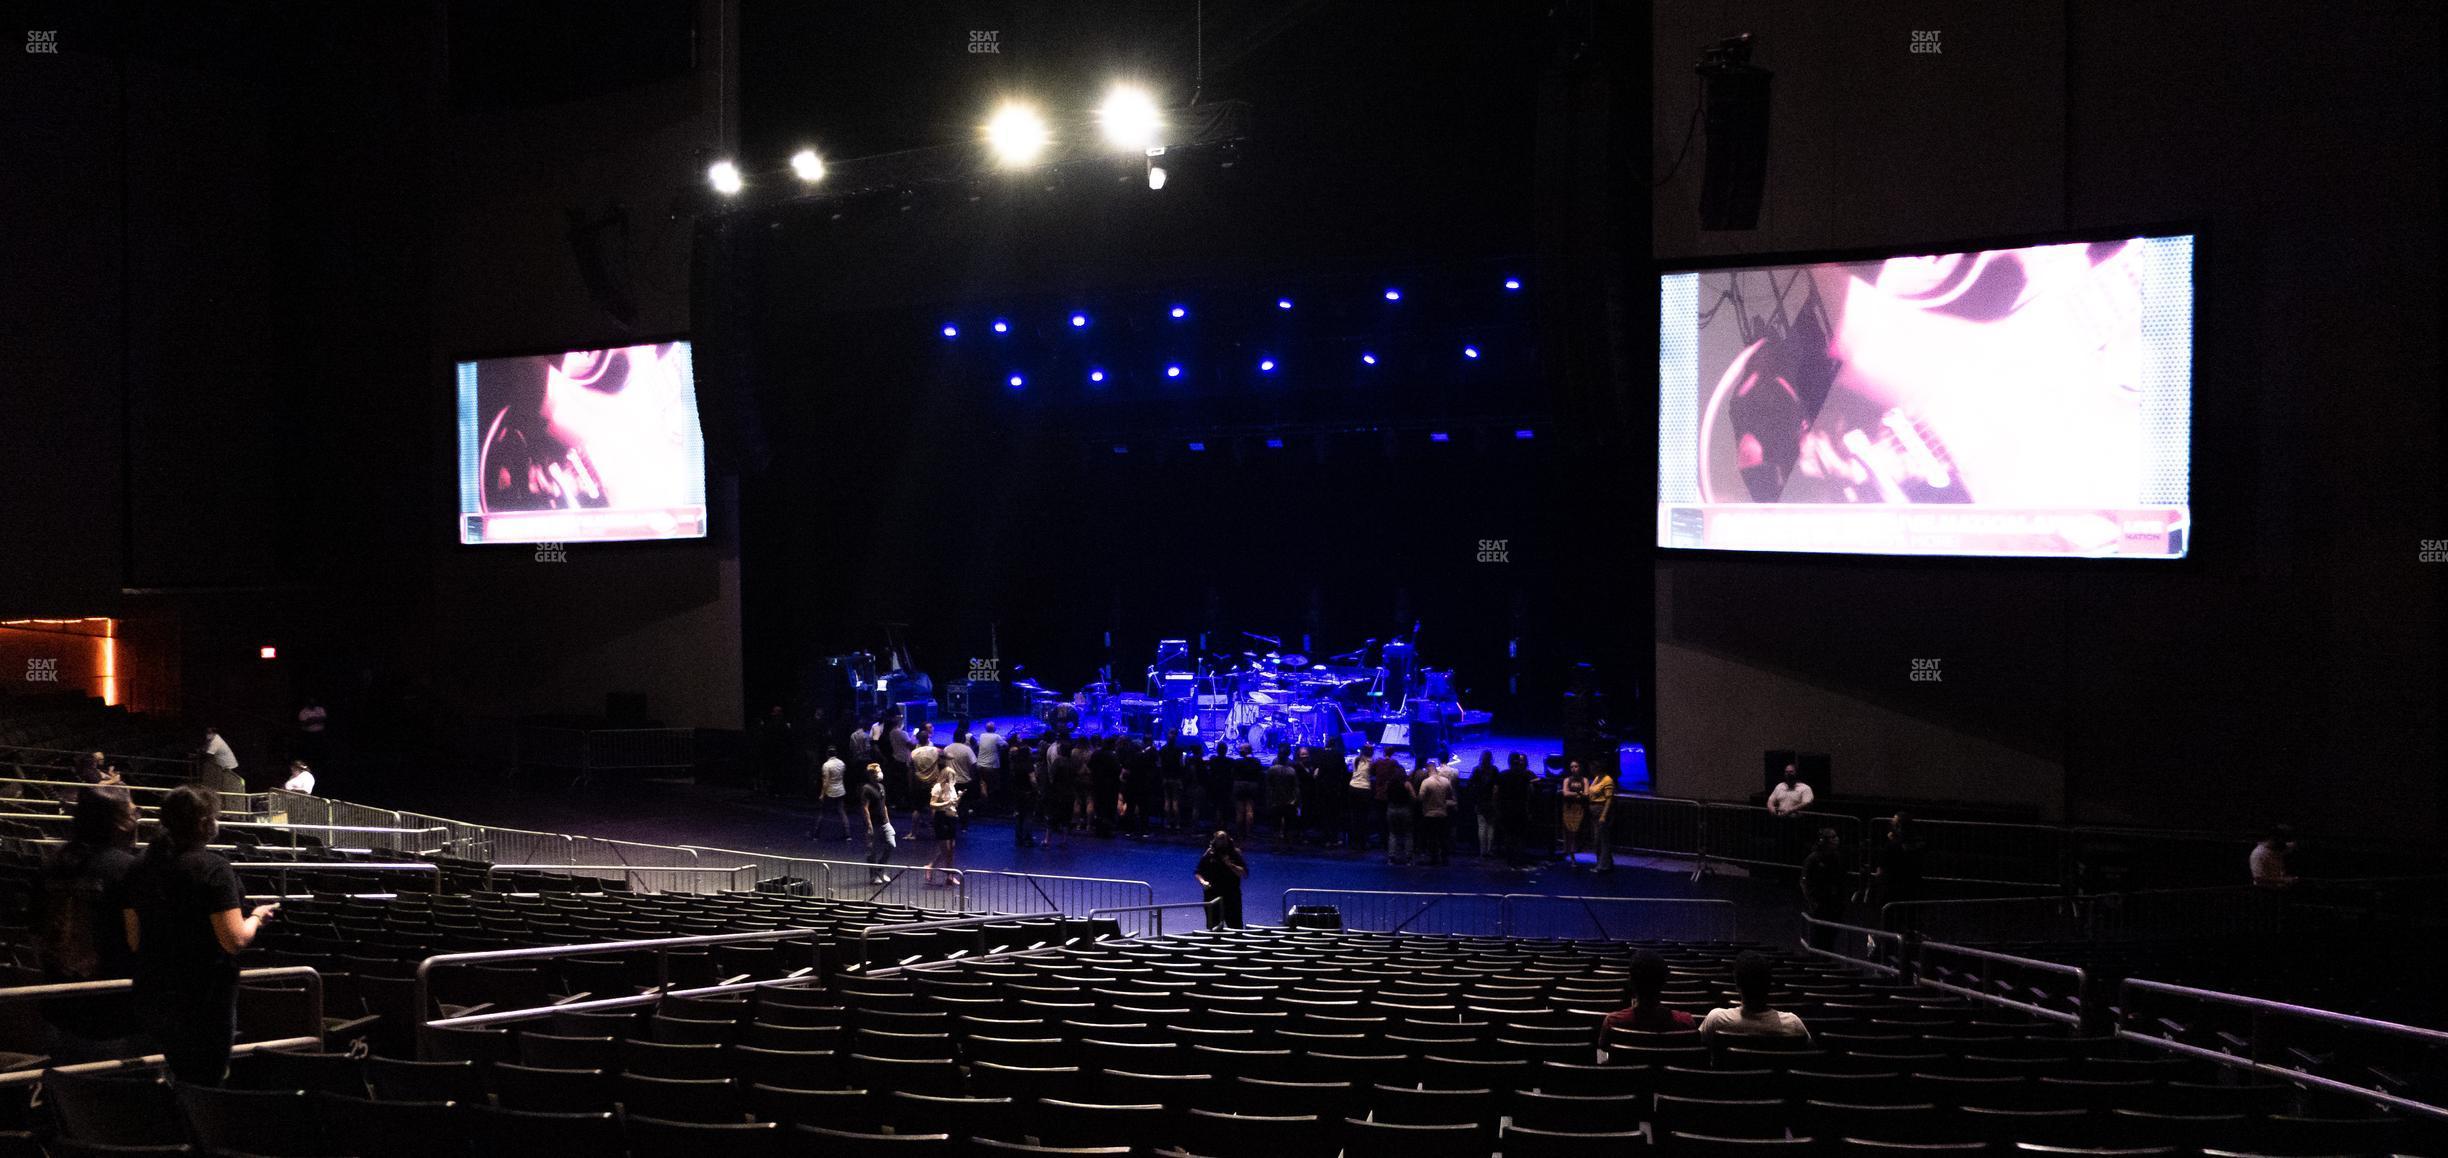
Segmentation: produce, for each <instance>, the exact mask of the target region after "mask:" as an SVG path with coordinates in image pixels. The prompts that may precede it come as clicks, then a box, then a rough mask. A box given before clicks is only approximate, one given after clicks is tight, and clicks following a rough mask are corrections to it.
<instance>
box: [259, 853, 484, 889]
mask: <svg viewBox="0 0 2448 1158" xmlns="http://www.w3.org/2000/svg"><path fill="white" fill-rule="evenodd" d="M230 867H231V868H232V869H235V870H237V871H239V872H242V873H244V872H255V873H267V872H268V873H272V874H274V876H275V877H276V880H277V885H278V887H279V889H280V891H281V892H282V893H283V894H287V893H290V892H291V890H290V888H289V874H291V873H298V874H300V875H305V874H310V873H385V874H391V875H403V876H404V875H409V874H415V875H419V876H423V877H426V878H428V879H429V880H430V881H431V882H432V883H431V885H430V888H431V889H432V891H433V892H435V893H440V892H441V891H442V869H441V867H440V866H438V865H434V864H429V863H427V862H425V861H421V860H419V861H398V862H379V861H362V860H335V861H311V860H259V861H258V860H242V861H232V862H230Z"/></svg>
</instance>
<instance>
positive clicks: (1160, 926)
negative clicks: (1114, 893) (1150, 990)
mask: <svg viewBox="0 0 2448 1158" xmlns="http://www.w3.org/2000/svg"><path fill="white" fill-rule="evenodd" d="M1214 906H1215V902H1214V901H1165V902H1162V903H1158V902H1155V901H1150V902H1148V903H1147V904H1144V905H1116V906H1114V907H1113V908H1110V909H1091V910H1089V911H1088V914H1087V919H1088V920H1091V921H1101V920H1105V919H1106V918H1109V917H1110V918H1112V919H1113V922H1114V925H1115V927H1117V928H1119V929H1121V930H1122V931H1123V932H1122V935H1123V936H1125V937H1129V936H1135V935H1144V936H1150V937H1162V936H1164V935H1165V927H1164V915H1165V914H1166V913H1167V912H1170V911H1172V910H1174V909H1197V910H1198V911H1199V915H1200V918H1201V921H1200V925H1201V927H1205V923H1206V922H1205V917H1206V914H1207V910H1208V909H1210V908H1213V907H1214ZM1125 913H1144V914H1146V915H1147V919H1146V920H1144V921H1142V922H1139V925H1140V927H1141V928H1143V929H1147V930H1151V931H1150V932H1147V933H1144V934H1133V933H1131V932H1130V928H1131V926H1130V925H1129V924H1128V923H1125V922H1124V921H1123V920H1122V919H1121V918H1122V915H1123V914H1125Z"/></svg>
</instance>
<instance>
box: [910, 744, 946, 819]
mask: <svg viewBox="0 0 2448 1158" xmlns="http://www.w3.org/2000/svg"><path fill="white" fill-rule="evenodd" d="M912 738H913V739H914V740H916V741H917V746H916V747H914V748H911V749H910V753H909V774H910V787H911V790H912V792H913V798H912V800H911V802H910V831H911V832H920V831H924V829H925V828H926V826H925V825H924V824H923V823H921V821H923V820H925V819H926V811H927V807H928V805H927V791H928V789H930V788H932V787H933V786H934V784H935V769H936V767H937V766H938V765H940V764H942V763H943V749H942V748H940V747H938V746H936V743H935V725H933V724H920V725H918V730H917V732H916V733H914V734H913V736H912Z"/></svg>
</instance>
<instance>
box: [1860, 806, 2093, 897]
mask: <svg viewBox="0 0 2448 1158" xmlns="http://www.w3.org/2000/svg"><path fill="white" fill-rule="evenodd" d="M1890 820H1891V818H1888V817H1880V818H1878V819H1876V820H1874V821H1872V822H1871V823H1870V824H1869V825H1868V826H1867V827H1866V830H1865V835H1866V836H1867V837H1868V839H1869V841H1870V842H1871V843H1872V844H1877V843H1880V842H1884V841H1885V840H1886V839H1887V830H1888V829H1889V828H1890V827H1891V824H1890ZM1910 831H1911V835H1912V838H1913V839H1914V840H1917V841H1919V842H1920V843H1921V846H1922V867H1921V876H1922V879H1924V880H1931V881H1949V882H1954V883H1959V884H1976V885H1987V886H2015V885H2021V886H2025V887H2032V888H2055V887H2058V886H2060V885H2062V884H2063V883H2064V882H2065V881H2066V879H2067V871H2068V870H2069V869H2070V868H2071V864H2070V861H2069V858H2068V850H2069V845H2070V841H2069V836H2068V831H2069V830H2067V829H2064V828H2060V827H2056V826H2054V825H2044V824H2000V823H1994V822H1990V821H1974V820H1915V821H1913V822H1912V826H1911V830H1910Z"/></svg>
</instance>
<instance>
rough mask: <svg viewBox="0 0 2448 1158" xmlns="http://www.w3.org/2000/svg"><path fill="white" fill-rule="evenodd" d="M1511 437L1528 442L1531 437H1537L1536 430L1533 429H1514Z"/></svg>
mask: <svg viewBox="0 0 2448 1158" xmlns="http://www.w3.org/2000/svg"><path fill="white" fill-rule="evenodd" d="M1513 437H1515V438H1518V439H1520V440H1521V441H1523V442H1528V441H1530V440H1531V439H1533V438H1537V437H1538V432H1537V431H1534V430H1516V431H1514V432H1513Z"/></svg>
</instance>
